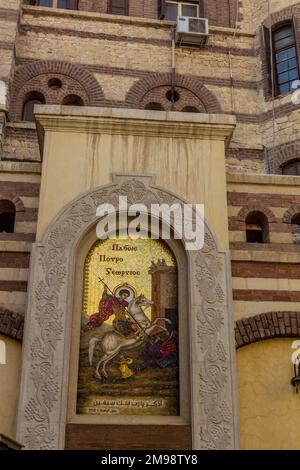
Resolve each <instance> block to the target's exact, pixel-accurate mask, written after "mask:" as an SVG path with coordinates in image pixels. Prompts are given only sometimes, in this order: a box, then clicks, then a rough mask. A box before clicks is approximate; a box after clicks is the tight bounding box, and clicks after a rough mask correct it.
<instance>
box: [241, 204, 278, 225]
mask: <svg viewBox="0 0 300 470" xmlns="http://www.w3.org/2000/svg"><path fill="white" fill-rule="evenodd" d="M251 212H261V213H262V214H264V215H265V216H266V217H267V219H268V222H269V224H273V223H275V222H276V217H275V215H274V214H273V212H272V211H271V210H270V209H269V208H268V207H265V206H264V205H262V204H259V203H258V204H255V205H254V204H253V205H248V206H244V207H242V209H241V210H240V211H239V213H238V215H237V217H236V220H238V221H239V222H241V223H242V224H244V229H245V228H246V225H245V220H246V217H247V215H248V214H250V213H251Z"/></svg>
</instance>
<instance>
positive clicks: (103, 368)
mask: <svg viewBox="0 0 300 470" xmlns="http://www.w3.org/2000/svg"><path fill="white" fill-rule="evenodd" d="M119 351H120V348H119V349H118V350H117V351H116V352H114V353H113V354H111V355H110V356H109V357H108V358H107V359H105V361H103V363H102V375H103V376H104V377H105V378H106V379H107V377H108V375H107V372H106V365H107V363H108V362H110V361H111V360H112V359H113V358H114V357H116V356H117V355H118V354H119Z"/></svg>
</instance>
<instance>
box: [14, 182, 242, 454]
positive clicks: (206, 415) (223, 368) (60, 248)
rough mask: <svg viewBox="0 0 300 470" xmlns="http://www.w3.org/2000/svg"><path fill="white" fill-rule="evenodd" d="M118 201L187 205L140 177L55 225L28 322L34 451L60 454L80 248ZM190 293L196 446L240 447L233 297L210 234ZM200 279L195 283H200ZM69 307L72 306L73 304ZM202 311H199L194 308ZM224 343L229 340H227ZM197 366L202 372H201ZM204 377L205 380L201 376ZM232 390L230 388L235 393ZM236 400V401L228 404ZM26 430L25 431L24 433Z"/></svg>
mask: <svg viewBox="0 0 300 470" xmlns="http://www.w3.org/2000/svg"><path fill="white" fill-rule="evenodd" d="M119 195H126V196H127V198H128V203H130V204H131V203H143V204H145V205H146V206H147V207H149V205H150V204H151V203H154V202H156V203H168V204H174V203H178V204H181V205H182V204H183V201H182V200H180V199H177V198H176V197H175V196H174V195H172V194H170V193H168V192H165V191H162V190H157V189H156V188H155V187H153V186H150V187H149V188H148V187H146V186H145V185H144V183H143V181H142V180H141V178H138V177H136V178H135V177H134V176H131V177H129V178H128V179H127V181H126V180H125V182H124V183H122V184H121V185H116V184H113V185H111V186H110V187H106V188H102V189H95V190H92V191H91V192H90V193H89V194H85V195H83V196H81V197H80V198H78V200H77V201H76V202H72V204H70V205H69V206H67V207H66V209H65V211H64V212H62V213H61V214H60V215H59V217H57V218H56V219H55V220H54V222H53V223H52V224H51V226H50V228H49V230H48V232H47V234H46V236H45V239H44V243H43V245H42V246H38V256H37V257H36V264H35V266H33V267H32V274H31V275H32V276H33V281H32V283H31V285H32V287H31V293H32V296H31V298H32V301H31V304H30V305H29V308H28V312H27V315H28V318H29V317H30V319H31V324H32V325H33V328H32V331H30V332H29V337H27V338H26V341H29V342H30V353H29V355H28V360H29V361H30V372H29V378H28V377H26V378H24V380H25V386H26V390H25V395H24V397H25V405H24V412H23V418H22V423H23V424H24V423H25V426H24V429H25V432H23V431H22V432H23V435H22V436H19V437H20V438H21V440H22V442H24V444H25V445H26V447H27V448H29V449H56V448H59V442H61V441H60V436H61V435H60V433H63V432H64V430H61V429H59V427H60V424H59V423H60V422H61V416H62V414H63V413H62V410H63V407H64V406H65V403H62V400H61V397H62V396H63V387H65V377H64V369H63V362H64V360H65V356H64V354H65V347H64V333H65V330H66V326H67V324H68V322H67V319H68V318H69V316H70V315H71V312H70V311H69V310H68V309H69V307H67V305H68V295H69V294H68V293H69V286H68V279H72V276H71V275H70V273H69V272H68V271H69V270H70V269H71V268H70V266H71V262H72V260H73V257H74V253H75V248H74V247H75V245H76V242H77V241H79V240H80V238H81V237H82V235H83V233H85V231H86V230H87V229H88V228H89V227H90V226H92V224H93V223H96V208H97V206H98V205H99V204H101V203H110V204H114V203H116V202H117V199H118V196H119ZM190 259H191V261H190V262H191V271H190V272H191V273H192V274H191V276H192V277H191V278H190V286H191V289H195V288H196V292H197V299H198V300H199V301H197V305H198V313H197V312H195V311H191V312H190V315H191V316H193V315H194V317H196V323H197V335H196V337H197V341H198V345H199V347H198V348H196V349H195V348H194V349H195V354H197V355H198V356H199V357H200V358H201V360H199V357H198V358H197V361H195V363H196V364H199V363H201V367H200V368H199V370H198V372H195V370H194V369H193V374H194V377H193V378H192V382H193V381H194V380H196V381H197V383H198V384H199V386H198V397H195V398H194V399H195V405H196V403H198V402H199V400H200V404H201V416H198V418H197V421H196V422H197V426H199V428H198V429H197V428H196V429H195V430H194V432H195V433H196V434H197V435H196V436H195V437H194V442H196V445H197V446H198V447H201V448H207V449H221V448H222V449H226V448H231V447H233V446H234V443H233V434H234V432H233V428H232V426H233V425H232V406H233V405H232V402H231V396H232V394H231V393H228V390H227V388H228V387H230V386H231V384H230V383H229V382H230V380H229V378H230V370H229V366H228V364H229V361H228V358H229V346H228V337H227V336H228V332H227V331H226V330H225V321H224V320H225V315H226V313H227V312H226V310H227V307H226V295H225V293H224V292H223V289H222V287H221V286H223V285H225V263H224V258H222V255H220V253H219V252H218V250H217V247H216V243H215V240H214V238H213V236H212V235H211V233H210V232H209V230H208V229H207V228H206V233H205V246H204V248H203V250H202V251H201V252H200V253H194V252H192V253H191V254H190ZM193 276H194V277H193ZM69 303H70V302H69ZM193 308H195V307H193ZM224 338H225V340H224ZM197 367H198V366H197ZM195 374H196V375H197V374H198V377H199V381H198V379H197V377H196V375H195ZM229 392H230V390H229ZM228 397H229V398H228ZM22 429H23V428H22Z"/></svg>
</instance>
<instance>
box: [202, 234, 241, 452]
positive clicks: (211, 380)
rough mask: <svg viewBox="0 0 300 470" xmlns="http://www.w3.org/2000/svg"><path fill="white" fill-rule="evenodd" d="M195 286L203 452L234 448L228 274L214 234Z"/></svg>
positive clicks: (207, 242) (209, 238)
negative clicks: (198, 299)
mask: <svg viewBox="0 0 300 470" xmlns="http://www.w3.org/2000/svg"><path fill="white" fill-rule="evenodd" d="M195 265H196V284H197V287H198V289H199V292H200V296H201V308H200V310H199V311H198V314H197V323H198V324H197V336H198V343H199V345H200V349H201V352H202V354H203V360H202V361H201V367H200V372H199V379H200V386H199V398H200V403H201V405H202V407H203V410H204V413H205V420H204V423H203V424H202V425H201V428H200V435H201V441H202V448H203V449H227V448H228V447H232V445H233V444H232V438H233V436H232V411H231V407H230V406H229V405H228V403H227V401H226V400H225V399H224V397H225V396H226V388H227V387H228V377H229V375H230V374H229V367H228V362H227V361H228V353H227V344H228V343H227V344H226V346H225V344H224V338H226V337H227V332H226V331H225V330H224V324H225V321H224V314H225V312H226V310H227V308H226V302H225V301H226V299H225V293H224V292H223V289H222V287H221V284H223V285H224V279H225V272H224V269H225V267H224V263H223V264H222V262H221V260H220V256H219V254H218V252H217V249H216V246H215V243H214V240H213V238H212V236H211V234H209V233H207V232H206V234H205V246H204V250H202V251H201V252H200V253H198V254H197V257H196V260H195Z"/></svg>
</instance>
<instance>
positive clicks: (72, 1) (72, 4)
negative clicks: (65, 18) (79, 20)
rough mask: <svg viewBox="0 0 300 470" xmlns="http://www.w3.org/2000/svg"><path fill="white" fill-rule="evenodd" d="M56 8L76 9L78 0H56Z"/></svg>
mask: <svg viewBox="0 0 300 470" xmlns="http://www.w3.org/2000/svg"><path fill="white" fill-rule="evenodd" d="M57 8H64V9H65V10H78V0H58V1H57Z"/></svg>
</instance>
